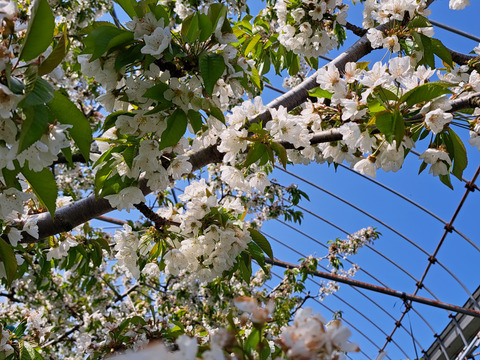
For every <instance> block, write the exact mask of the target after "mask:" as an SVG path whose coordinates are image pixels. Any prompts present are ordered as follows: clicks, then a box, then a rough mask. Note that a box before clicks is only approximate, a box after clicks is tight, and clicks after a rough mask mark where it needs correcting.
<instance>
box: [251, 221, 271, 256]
mask: <svg viewBox="0 0 480 360" xmlns="http://www.w3.org/2000/svg"><path fill="white" fill-rule="evenodd" d="M248 231H249V232H250V236H251V237H252V240H253V242H254V243H255V244H257V245H258V246H259V247H260V249H262V250H263V252H264V253H265V254H267V256H268V257H269V258H270V259H272V260H273V251H272V247H271V246H270V243H269V242H268V240H267V238H266V237H265V236H263V235H262V234H261V233H260V232H259V231H258V230H255V229H253V228H248Z"/></svg>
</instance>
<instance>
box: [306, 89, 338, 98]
mask: <svg viewBox="0 0 480 360" xmlns="http://www.w3.org/2000/svg"><path fill="white" fill-rule="evenodd" d="M308 95H309V96H313V97H318V98H324V99H331V98H332V95H333V94H332V93H331V92H330V91H327V90H323V89H322V88H321V87H316V88H315V89H312V90H308Z"/></svg>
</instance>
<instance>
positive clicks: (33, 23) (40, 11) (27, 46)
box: [20, 0, 55, 61]
mask: <svg viewBox="0 0 480 360" xmlns="http://www.w3.org/2000/svg"><path fill="white" fill-rule="evenodd" d="M54 29H55V18H54V17H53V14H52V9H51V8H50V5H49V4H48V1H47V0H36V1H35V4H34V5H33V7H32V11H31V16H30V22H29V24H28V30H27V35H26V36H25V42H24V43H23V48H22V50H21V52H20V59H21V60H24V61H30V60H32V59H34V58H36V57H37V56H38V55H40V54H41V53H42V52H44V51H45V50H46V49H47V47H48V46H49V45H50V44H51V43H52V39H53V31H54Z"/></svg>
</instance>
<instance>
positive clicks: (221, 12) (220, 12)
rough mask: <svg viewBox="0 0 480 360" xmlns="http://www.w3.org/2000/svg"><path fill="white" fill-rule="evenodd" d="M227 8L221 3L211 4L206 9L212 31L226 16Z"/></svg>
mask: <svg viewBox="0 0 480 360" xmlns="http://www.w3.org/2000/svg"><path fill="white" fill-rule="evenodd" d="M227 10H228V9H227V7H226V6H225V5H223V4H221V3H213V4H211V5H210V7H209V8H208V17H209V19H210V20H211V22H212V29H216V28H217V25H218V22H219V21H220V20H221V19H222V18H223V19H225V17H226V16H227Z"/></svg>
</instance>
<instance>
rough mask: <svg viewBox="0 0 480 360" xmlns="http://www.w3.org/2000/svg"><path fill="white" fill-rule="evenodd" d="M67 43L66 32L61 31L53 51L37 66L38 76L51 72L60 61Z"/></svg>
mask: <svg viewBox="0 0 480 360" xmlns="http://www.w3.org/2000/svg"><path fill="white" fill-rule="evenodd" d="M67 45H68V39H67V34H65V33H62V34H61V35H60V40H58V42H57V45H56V46H55V48H54V49H53V51H52V52H51V53H50V55H48V57H47V58H46V59H45V60H44V61H43V62H42V63H41V64H40V66H39V67H38V75H39V76H42V75H45V74H49V73H51V72H52V71H53V70H54V69H55V68H56V67H57V66H58V65H59V64H60V63H61V62H62V60H63V59H64V58H65V56H66V55H67V52H68V47H67Z"/></svg>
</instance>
